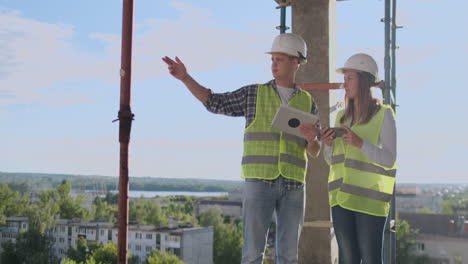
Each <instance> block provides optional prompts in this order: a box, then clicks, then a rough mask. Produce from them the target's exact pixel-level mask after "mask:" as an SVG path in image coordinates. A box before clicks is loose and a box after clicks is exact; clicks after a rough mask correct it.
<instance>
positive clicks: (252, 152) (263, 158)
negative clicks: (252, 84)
mask: <svg viewBox="0 0 468 264" xmlns="http://www.w3.org/2000/svg"><path fill="white" fill-rule="evenodd" d="M280 105H281V98H280V96H279V95H278V93H277V92H276V91H275V89H274V88H273V87H271V86H270V85H258V88H257V101H256V111H255V119H254V121H253V122H252V123H251V124H250V125H249V126H248V127H247V128H246V129H245V132H244V154H243V157H242V178H243V179H245V178H258V179H268V180H272V179H275V178H277V177H278V176H279V175H282V176H283V177H285V178H288V179H294V180H297V181H300V182H304V181H305V175H306V167H307V153H306V145H307V142H306V140H305V139H303V138H300V137H297V136H295V135H291V134H287V133H283V132H281V131H280V130H277V129H273V128H272V127H271V122H272V120H273V118H274V116H275V114H276V112H277V110H278V108H279V107H280ZM288 106H290V107H294V108H297V109H300V110H302V111H306V112H310V111H311V108H312V97H311V96H310V94H309V93H307V92H305V91H302V90H299V91H298V92H297V93H296V94H295V95H294V96H293V97H292V98H291V99H290V100H289V102H288Z"/></svg>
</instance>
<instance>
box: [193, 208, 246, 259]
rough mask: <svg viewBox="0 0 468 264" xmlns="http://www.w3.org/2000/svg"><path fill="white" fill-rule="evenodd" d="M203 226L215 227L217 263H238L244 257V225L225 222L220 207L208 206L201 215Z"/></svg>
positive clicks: (215, 255)
mask: <svg viewBox="0 0 468 264" xmlns="http://www.w3.org/2000/svg"><path fill="white" fill-rule="evenodd" d="M200 225H201V226H205V227H206V226H213V228H214V239H213V240H214V241H213V243H214V245H213V247H214V250H213V251H214V256H213V260H214V263H215V264H237V263H240V261H241V258H242V245H243V240H242V225H241V224H238V223H237V224H236V223H224V218H223V216H222V215H221V209H219V207H211V208H208V209H207V210H206V211H205V212H203V213H202V214H201V215H200Z"/></svg>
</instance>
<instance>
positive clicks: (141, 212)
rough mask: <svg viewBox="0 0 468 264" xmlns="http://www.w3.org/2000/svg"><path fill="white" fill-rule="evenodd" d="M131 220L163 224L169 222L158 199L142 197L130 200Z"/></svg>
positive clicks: (140, 222) (141, 222)
mask: <svg viewBox="0 0 468 264" xmlns="http://www.w3.org/2000/svg"><path fill="white" fill-rule="evenodd" d="M129 207H130V210H129V218H130V222H135V223H138V224H152V225H162V224H167V218H166V217H165V215H164V213H163V212H162V210H161V205H160V204H159V202H158V201H157V200H156V199H145V198H143V197H140V198H139V199H137V200H134V201H130V206H129Z"/></svg>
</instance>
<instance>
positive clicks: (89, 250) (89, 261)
mask: <svg viewBox="0 0 468 264" xmlns="http://www.w3.org/2000/svg"><path fill="white" fill-rule="evenodd" d="M128 255H129V256H128V263H129V264H135V263H137V258H135V257H132V256H131V253H130V252H129V254H128ZM114 263H117V245H116V244H114V243H112V242H111V243H108V244H107V245H105V246H103V245H102V244H98V243H94V242H91V243H90V242H87V241H86V239H84V238H80V239H79V240H78V242H77V246H76V248H73V247H70V248H69V249H68V250H67V259H65V260H63V261H62V263H61V264H114Z"/></svg>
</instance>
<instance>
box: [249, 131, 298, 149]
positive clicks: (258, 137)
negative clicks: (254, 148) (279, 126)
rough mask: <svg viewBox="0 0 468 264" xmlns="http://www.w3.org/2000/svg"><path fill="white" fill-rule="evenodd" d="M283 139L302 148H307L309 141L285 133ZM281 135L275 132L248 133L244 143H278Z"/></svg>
mask: <svg viewBox="0 0 468 264" xmlns="http://www.w3.org/2000/svg"><path fill="white" fill-rule="evenodd" d="M283 139H284V140H288V141H291V142H294V143H296V144H298V145H299V146H301V147H305V146H306V144H307V141H306V140H305V139H303V138H301V137H298V136H295V135H291V134H288V133H283ZM278 140H280V134H279V133H274V132H247V133H245V134H244V141H278Z"/></svg>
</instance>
